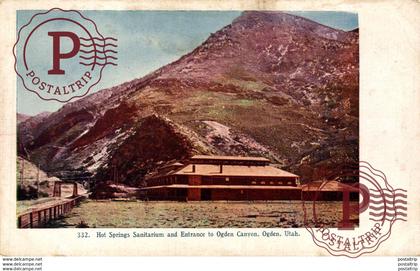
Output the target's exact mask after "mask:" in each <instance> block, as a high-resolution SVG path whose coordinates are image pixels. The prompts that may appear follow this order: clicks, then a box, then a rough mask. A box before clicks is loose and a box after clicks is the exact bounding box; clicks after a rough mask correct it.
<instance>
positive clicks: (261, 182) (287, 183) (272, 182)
mask: <svg viewBox="0 0 420 271" xmlns="http://www.w3.org/2000/svg"><path fill="white" fill-rule="evenodd" d="M252 184H263V185H265V184H272V185H275V184H279V185H293V182H292V181H278V182H275V181H270V182H268V181H267V182H266V181H260V182H257V181H252Z"/></svg>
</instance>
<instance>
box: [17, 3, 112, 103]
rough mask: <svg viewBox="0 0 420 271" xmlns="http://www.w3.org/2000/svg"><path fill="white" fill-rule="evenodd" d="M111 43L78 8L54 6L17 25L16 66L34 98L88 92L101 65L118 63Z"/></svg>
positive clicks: (98, 76) (62, 98)
mask: <svg viewBox="0 0 420 271" xmlns="http://www.w3.org/2000/svg"><path fill="white" fill-rule="evenodd" d="M116 42H117V39H116V38H113V37H104V36H102V35H101V33H99V31H98V27H97V25H96V24H95V22H94V21H92V20H91V19H88V18H86V17H85V16H83V15H82V14H81V13H80V12H79V11H76V10H62V9H59V8H53V9H51V10H49V11H46V12H42V13H37V14H35V15H34V16H32V18H31V19H30V21H29V22H28V23H27V24H25V25H23V26H22V27H21V28H20V29H19V32H18V39H17V41H16V44H15V46H14V47H13V54H14V56H15V71H16V73H17V75H18V76H19V77H20V78H21V80H22V83H23V86H24V87H25V88H26V89H27V90H29V91H31V92H34V93H36V94H37V95H38V96H39V98H41V99H43V100H54V101H58V102H63V103H64V102H68V101H70V100H72V99H74V98H80V97H83V96H85V95H86V94H88V92H89V91H90V89H91V88H92V87H93V86H95V85H97V84H98V83H99V81H100V80H101V78H102V71H103V69H104V68H105V66H107V65H113V66H116V65H117V64H116V61H117V57H116V54H117V51H116V48H117V44H116Z"/></svg>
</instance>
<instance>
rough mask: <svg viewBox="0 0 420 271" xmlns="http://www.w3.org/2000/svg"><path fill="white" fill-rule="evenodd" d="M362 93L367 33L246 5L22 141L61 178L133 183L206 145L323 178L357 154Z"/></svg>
mask: <svg viewBox="0 0 420 271" xmlns="http://www.w3.org/2000/svg"><path fill="white" fill-rule="evenodd" d="M358 97H359V46H358V32H356V31H351V32H345V31H340V30H336V29H332V28H329V27H326V26H323V25H320V24H318V23H315V22H312V21H309V20H307V19H304V18H301V17H297V16H292V15H288V14H285V13H281V12H254V11H252V12H244V13H243V14H242V15H241V16H240V17H238V18H237V19H235V20H234V21H233V22H232V24H230V25H228V26H226V27H224V28H223V29H221V30H220V31H217V32H216V33H214V34H212V35H211V36H210V37H209V38H208V39H207V40H206V41H205V42H204V43H203V44H201V45H200V46H198V47H197V48H196V49H195V50H194V51H192V52H191V53H189V54H187V55H184V56H183V57H181V58H180V59H179V60H177V61H175V62H173V63H170V64H168V65H166V66H164V67H162V68H160V69H158V70H156V71H155V72H153V73H151V74H149V75H147V76H145V77H143V78H140V79H135V80H133V81H130V82H127V83H124V84H122V85H119V86H116V87H113V88H110V89H105V90H102V91H99V92H97V93H94V94H91V95H89V96H87V97H86V98H83V99H81V100H78V101H75V102H72V103H68V104H66V105H64V106H63V107H62V108H61V109H60V110H58V111H57V112H54V113H50V114H48V115H46V116H35V117H33V118H30V119H28V120H26V121H24V122H22V123H21V124H19V127H18V128H19V138H18V140H19V148H18V149H19V153H22V154H24V152H27V153H30V157H31V159H32V160H33V161H35V162H36V163H39V164H40V165H41V168H42V169H44V170H45V171H48V172H54V174H56V175H57V176H61V175H63V174H64V175H72V176H80V175H83V176H87V175H89V176H91V177H94V178H93V179H95V180H97V181H104V180H109V179H115V178H116V177H115V176H118V178H117V179H118V180H119V181H120V182H122V183H126V184H130V185H138V184H139V183H140V182H141V180H142V178H143V176H144V175H145V174H146V173H147V172H149V171H151V170H153V169H154V168H156V167H157V166H159V165H162V164H164V163H166V162H168V161H172V160H178V159H181V160H182V159H186V158H187V157H189V156H190V155H192V154H197V153H200V154H225V155H262V156H265V157H267V158H270V159H271V160H272V161H273V162H274V163H276V164H277V165H278V166H279V167H281V168H283V169H286V170H290V171H292V172H294V173H296V174H299V175H301V176H302V178H303V180H304V181H305V180H312V179H319V178H322V177H324V176H327V175H328V176H330V175H337V174H339V173H340V170H341V168H342V167H343V165H348V164H350V165H355V164H357V161H358V134H359V129H358V114H359V112H358V111H359V110H358V103H359V101H358ZM34 120H36V121H34ZM64 171H65V173H64Z"/></svg>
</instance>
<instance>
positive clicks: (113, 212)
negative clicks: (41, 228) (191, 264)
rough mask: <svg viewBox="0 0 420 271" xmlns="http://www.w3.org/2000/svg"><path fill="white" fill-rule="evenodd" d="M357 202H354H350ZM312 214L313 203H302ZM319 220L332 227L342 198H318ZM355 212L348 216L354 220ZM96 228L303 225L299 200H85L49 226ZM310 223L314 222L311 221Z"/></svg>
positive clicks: (286, 226) (339, 211)
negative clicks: (324, 199)
mask: <svg viewBox="0 0 420 271" xmlns="http://www.w3.org/2000/svg"><path fill="white" fill-rule="evenodd" d="M353 205H356V206H357V203H353ZM305 206H306V207H305V208H306V210H307V212H308V216H307V217H308V218H309V219H311V218H312V205H311V204H310V203H307V204H306V205H305ZM316 214H317V217H318V223H317V225H319V224H323V225H326V226H330V227H334V226H337V223H338V222H340V221H341V218H342V203H341V202H337V201H336V202H317V203H316ZM357 218H358V216H357V215H354V216H353V217H351V219H353V220H356V221H357ZM82 221H83V224H84V225H87V226H88V227H96V228H176V227H179V228H222V227H238V228H272V227H281V228H290V227H293V228H299V227H304V211H303V205H302V202H301V201H273V202H226V201H217V202H144V201H109V200H106V201H93V200H87V201H85V202H83V203H81V205H80V206H79V207H76V208H74V209H73V211H72V212H71V213H69V214H68V215H67V216H66V217H64V218H63V219H62V220H59V221H55V222H53V223H52V224H50V225H49V226H50V227H54V228H55V227H77V226H78V225H79V224H80V223H81V222H82ZM311 226H315V224H314V223H311Z"/></svg>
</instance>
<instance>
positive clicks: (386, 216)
mask: <svg viewBox="0 0 420 271" xmlns="http://www.w3.org/2000/svg"><path fill="white" fill-rule="evenodd" d="M343 177H358V178H359V183H357V184H353V185H342V186H341V187H342V189H341V193H342V198H343V205H342V207H343V208H342V220H341V222H340V223H339V225H338V227H337V228H328V227H326V226H324V225H323V224H322V219H320V218H319V217H318V216H317V214H316V205H317V203H318V202H319V199H318V197H319V193H314V194H311V195H310V197H309V198H308V197H306V198H303V200H302V203H303V210H304V215H305V227H306V229H307V230H308V232H309V233H310V234H311V237H312V239H313V241H314V243H315V244H316V245H317V246H319V247H322V248H324V249H326V250H327V251H328V252H329V253H330V254H331V255H333V256H346V257H350V258H356V257H359V256H361V255H363V254H367V253H372V252H374V251H376V250H377V249H378V248H379V246H380V244H381V243H382V242H384V241H386V240H387V239H388V238H389V237H390V236H391V230H392V226H393V224H394V223H395V222H396V221H406V217H407V214H406V212H407V207H406V205H407V201H406V198H407V191H406V190H404V189H394V188H393V187H392V186H391V185H390V184H389V182H388V180H387V178H386V176H385V174H384V173H383V172H382V171H380V170H377V169H374V168H373V167H372V166H371V165H370V164H369V163H367V162H360V164H359V169H358V170H357V176H355V175H354V170H353V171H349V172H348V173H344V174H343ZM328 183H329V181H325V182H323V183H322V184H321V185H319V184H318V186H317V191H322V190H323V187H325V186H326V185H328ZM307 187H310V185H309V186H307ZM355 192H357V193H358V196H359V197H360V198H359V201H358V205H356V208H354V206H353V207H352V206H351V204H350V202H351V201H350V194H351V193H355ZM356 203H357V202H356ZM354 215H356V216H357V215H358V219H351V217H352V216H354ZM313 225H316V226H315V227H313Z"/></svg>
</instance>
